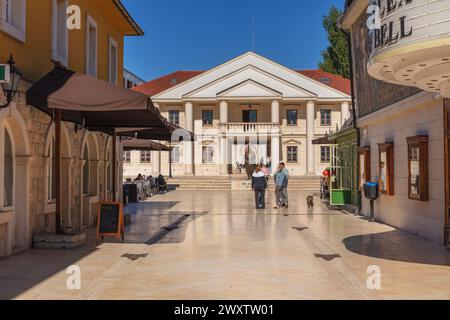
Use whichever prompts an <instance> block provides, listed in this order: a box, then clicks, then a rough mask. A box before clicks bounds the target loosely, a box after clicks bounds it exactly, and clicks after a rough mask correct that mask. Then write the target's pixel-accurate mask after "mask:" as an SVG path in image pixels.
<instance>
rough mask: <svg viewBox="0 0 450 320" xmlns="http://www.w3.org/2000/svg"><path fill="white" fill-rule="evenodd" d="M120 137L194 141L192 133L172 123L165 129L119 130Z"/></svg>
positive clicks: (117, 131)
mask: <svg viewBox="0 0 450 320" xmlns="http://www.w3.org/2000/svg"><path fill="white" fill-rule="evenodd" d="M116 133H117V135H118V136H123V137H133V138H136V139H151V140H161V141H189V140H190V141H194V135H193V134H192V132H190V131H188V130H186V129H182V128H180V127H177V126H176V125H174V124H171V123H170V122H167V125H166V126H165V127H164V128H118V129H117V130H116Z"/></svg>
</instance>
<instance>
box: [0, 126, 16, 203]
mask: <svg viewBox="0 0 450 320" xmlns="http://www.w3.org/2000/svg"><path fill="white" fill-rule="evenodd" d="M3 137H4V139H3V141H4V142H3V143H4V145H3V195H2V196H3V202H2V206H3V207H4V208H8V207H12V206H14V197H13V190H14V152H13V144H12V141H11V136H10V134H9V132H8V130H7V129H6V128H4V129H3Z"/></svg>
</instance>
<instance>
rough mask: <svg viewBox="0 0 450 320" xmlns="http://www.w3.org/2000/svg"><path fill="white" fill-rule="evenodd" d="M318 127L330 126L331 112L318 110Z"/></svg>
mask: <svg viewBox="0 0 450 320" xmlns="http://www.w3.org/2000/svg"><path fill="white" fill-rule="evenodd" d="M320 125H321V126H331V110H329V109H322V110H320Z"/></svg>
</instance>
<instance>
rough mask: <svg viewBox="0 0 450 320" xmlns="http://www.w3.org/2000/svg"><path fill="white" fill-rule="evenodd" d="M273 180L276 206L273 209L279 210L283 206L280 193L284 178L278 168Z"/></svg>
mask: <svg viewBox="0 0 450 320" xmlns="http://www.w3.org/2000/svg"><path fill="white" fill-rule="evenodd" d="M273 178H274V182H275V201H276V205H275V207H273V208H274V209H279V208H280V207H282V206H283V205H284V203H283V196H282V191H283V183H284V178H285V177H284V174H283V172H282V170H281V168H280V166H278V167H277V169H276V171H275V175H274V176H273Z"/></svg>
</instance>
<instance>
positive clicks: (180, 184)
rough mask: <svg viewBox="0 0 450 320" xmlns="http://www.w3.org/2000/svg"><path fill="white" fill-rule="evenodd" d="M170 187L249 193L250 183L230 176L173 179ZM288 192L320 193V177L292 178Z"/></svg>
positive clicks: (187, 189) (271, 188)
mask: <svg viewBox="0 0 450 320" xmlns="http://www.w3.org/2000/svg"><path fill="white" fill-rule="evenodd" d="M168 184H169V185H170V186H175V187H176V190H179V191H202V190H205V191H230V190H236V191H250V190H251V181H250V180H247V177H246V176H245V175H232V176H231V177H226V176H217V177H175V178H172V179H169V180H168ZM274 189H275V184H274V182H273V178H271V179H270V180H269V190H272V191H273V190H274ZM289 190H293V191H305V192H306V191H308V192H319V191H320V177H294V176H291V177H290V179H289Z"/></svg>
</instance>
